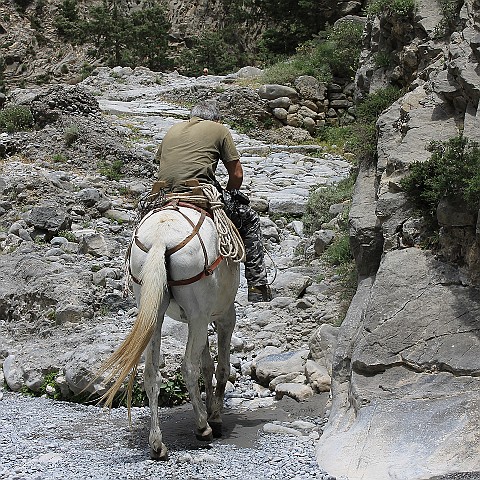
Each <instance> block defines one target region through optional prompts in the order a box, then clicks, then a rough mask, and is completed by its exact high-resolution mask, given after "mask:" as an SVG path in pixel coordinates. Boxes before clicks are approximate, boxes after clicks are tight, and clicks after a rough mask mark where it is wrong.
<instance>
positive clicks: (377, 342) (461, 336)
mask: <svg viewBox="0 0 480 480" xmlns="http://www.w3.org/2000/svg"><path fill="white" fill-rule="evenodd" d="M479 305H480V292H479V291H478V290H472V289H471V288H469V287H467V286H464V285H463V284H462V282H461V280H460V278H459V275H458V272H457V270H456V269H455V268H453V267H451V266H449V265H447V264H445V263H442V262H440V261H439V260H436V259H435V258H434V257H433V256H432V255H431V254H429V253H428V252H425V251H422V250H420V249H417V248H409V249H405V250H397V251H392V252H389V253H387V254H386V255H385V258H384V260H383V262H382V264H381V266H380V269H379V271H378V272H377V275H376V277H375V281H374V283H373V285H372V286H371V287H370V286H369V285H368V284H367V285H363V286H361V288H360V290H359V292H358V293H357V298H356V299H355V300H354V302H353V303H352V306H351V308H350V310H349V313H348V315H347V319H346V320H345V322H344V325H342V327H341V330H342V332H341V334H340V336H339V340H338V342H339V347H338V348H337V350H336V352H335V357H334V364H333V370H334V383H333V394H334V403H333V407H332V414H331V416H330V422H329V424H328V426H327V428H326V430H325V432H324V434H323V436H322V437H321V439H320V442H319V445H318V449H317V458H318V461H319V463H320V465H321V466H322V467H324V468H325V469H326V470H327V471H329V472H331V473H332V474H334V475H336V476H340V475H345V476H347V477H348V478H349V479H350V480H356V479H363V478H369V479H370V480H377V479H378V480H385V479H389V478H392V479H393V478H395V479H404V480H407V479H408V480H415V479H424V478H430V476H434V475H439V474H444V473H449V472H458V471H479V470H480V455H479V449H478V448H479V447H478V445H479V444H480V433H479V432H480V430H479V428H478V427H479V421H478V419H479V418H480V400H479V399H480V397H479V393H480V377H479V373H480V366H479V364H478V358H480V324H479V323H478V316H479V312H480V310H479ZM348 377H349V383H348V382H346V379H347V378H348ZM379 452H381V454H379Z"/></svg>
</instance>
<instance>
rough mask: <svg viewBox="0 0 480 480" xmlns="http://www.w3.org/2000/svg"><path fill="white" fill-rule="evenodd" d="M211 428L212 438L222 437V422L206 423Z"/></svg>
mask: <svg viewBox="0 0 480 480" xmlns="http://www.w3.org/2000/svg"><path fill="white" fill-rule="evenodd" d="M208 424H209V425H210V427H211V428H212V434H213V437H214V438H221V437H222V422H208Z"/></svg>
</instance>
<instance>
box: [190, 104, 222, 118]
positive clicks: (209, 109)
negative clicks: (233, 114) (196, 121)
mask: <svg viewBox="0 0 480 480" xmlns="http://www.w3.org/2000/svg"><path fill="white" fill-rule="evenodd" d="M192 117H198V118H203V119H204V120H213V121H214V122H217V121H218V120H220V112H219V111H218V108H217V106H216V105H215V103H214V102H199V103H197V104H196V105H194V106H193V107H192V109H191V110H190V118H192Z"/></svg>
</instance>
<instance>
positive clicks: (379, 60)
mask: <svg viewBox="0 0 480 480" xmlns="http://www.w3.org/2000/svg"><path fill="white" fill-rule="evenodd" d="M373 62H374V63H375V66H376V67H377V68H389V67H391V66H392V56H391V54H390V53H388V52H377V53H375V55H374V56H373Z"/></svg>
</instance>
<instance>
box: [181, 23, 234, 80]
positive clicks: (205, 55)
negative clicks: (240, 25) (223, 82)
mask: <svg viewBox="0 0 480 480" xmlns="http://www.w3.org/2000/svg"><path fill="white" fill-rule="evenodd" d="M240 56H241V54H240V51H239V49H238V45H237V44H236V43H234V42H230V41H228V39H227V37H226V36H225V32H224V31H219V32H211V31H208V30H207V31H205V32H204V33H203V34H202V35H200V36H198V37H195V38H194V39H192V41H191V47H190V48H189V49H185V50H184V51H183V52H182V54H181V55H180V57H179V58H178V59H177V63H178V70H179V71H180V72H181V73H183V74H184V75H195V76H198V75H200V74H201V72H202V71H203V69H204V67H207V68H208V71H209V73H210V74H217V75H221V74H225V73H229V72H231V71H232V70H235V69H236V68H237V67H238V66H240V64H241V61H240Z"/></svg>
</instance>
